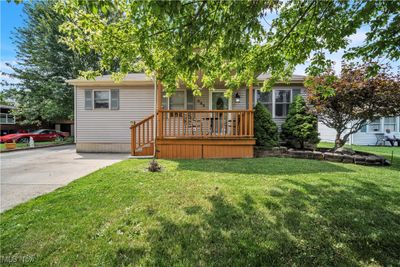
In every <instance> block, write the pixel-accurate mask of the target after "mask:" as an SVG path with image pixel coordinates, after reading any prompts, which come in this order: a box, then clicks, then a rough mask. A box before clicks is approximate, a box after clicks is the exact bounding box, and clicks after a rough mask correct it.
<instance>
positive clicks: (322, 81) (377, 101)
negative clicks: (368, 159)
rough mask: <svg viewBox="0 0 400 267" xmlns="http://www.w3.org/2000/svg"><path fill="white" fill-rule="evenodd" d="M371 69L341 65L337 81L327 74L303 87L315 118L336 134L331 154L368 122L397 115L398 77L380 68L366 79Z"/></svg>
mask: <svg viewBox="0 0 400 267" xmlns="http://www.w3.org/2000/svg"><path fill="white" fill-rule="evenodd" d="M374 66H375V65H373V64H372V63H364V64H362V65H356V64H343V65H342V72H341V76H340V77H337V76H336V75H335V73H334V72H333V70H328V71H327V72H326V73H324V74H322V75H319V76H317V77H311V78H308V79H307V81H306V83H305V85H306V87H307V89H308V98H309V101H310V103H311V104H312V105H313V107H314V112H315V114H317V115H318V117H319V120H320V121H321V122H322V123H323V124H325V125H326V126H328V127H330V128H333V129H335V130H336V138H335V146H334V150H336V149H338V148H340V147H342V146H343V145H344V144H345V143H346V142H347V140H348V139H349V137H350V135H351V134H353V133H356V132H357V131H359V130H360V129H361V127H363V125H364V124H366V123H367V122H368V121H372V120H375V119H377V118H380V117H390V116H397V115H399V114H400V74H399V73H397V74H393V73H392V72H390V71H389V69H388V67H385V66H380V71H379V72H378V73H377V74H376V75H374V76H373V77H370V73H371V68H373V67H374Z"/></svg>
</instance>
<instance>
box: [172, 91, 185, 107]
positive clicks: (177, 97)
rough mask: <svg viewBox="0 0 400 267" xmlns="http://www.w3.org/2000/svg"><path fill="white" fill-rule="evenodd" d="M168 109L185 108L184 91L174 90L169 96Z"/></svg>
mask: <svg viewBox="0 0 400 267" xmlns="http://www.w3.org/2000/svg"><path fill="white" fill-rule="evenodd" d="M169 109H170V110H184V109H185V91H176V92H175V93H174V94H173V95H172V96H171V97H170V98H169Z"/></svg>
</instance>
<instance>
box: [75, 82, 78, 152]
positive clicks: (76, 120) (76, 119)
mask: <svg viewBox="0 0 400 267" xmlns="http://www.w3.org/2000/svg"><path fill="white" fill-rule="evenodd" d="M76 90H77V89H76V85H74V144H76V132H77V130H76V129H77V126H78V124H77V122H78V118H77V112H76V109H77V107H76V102H77V96H76V94H77V91H76Z"/></svg>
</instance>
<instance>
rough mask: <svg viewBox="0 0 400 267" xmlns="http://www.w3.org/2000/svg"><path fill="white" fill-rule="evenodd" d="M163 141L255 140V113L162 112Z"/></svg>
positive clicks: (160, 128)
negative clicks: (200, 139) (247, 138)
mask: <svg viewBox="0 0 400 267" xmlns="http://www.w3.org/2000/svg"><path fill="white" fill-rule="evenodd" d="M158 125H161V127H158V137H161V138H240V137H253V135H254V133H253V127H254V113H253V111H249V110H161V111H159V112H158Z"/></svg>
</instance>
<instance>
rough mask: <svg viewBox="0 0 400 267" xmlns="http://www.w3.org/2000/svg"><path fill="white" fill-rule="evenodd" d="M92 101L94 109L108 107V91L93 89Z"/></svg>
mask: <svg viewBox="0 0 400 267" xmlns="http://www.w3.org/2000/svg"><path fill="white" fill-rule="evenodd" d="M93 102H94V108H95V109H109V108H110V91H108V90H107V91H94V92H93Z"/></svg>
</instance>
